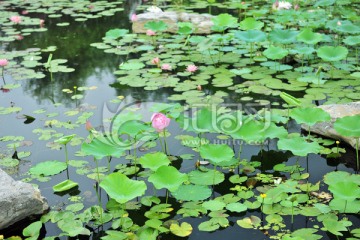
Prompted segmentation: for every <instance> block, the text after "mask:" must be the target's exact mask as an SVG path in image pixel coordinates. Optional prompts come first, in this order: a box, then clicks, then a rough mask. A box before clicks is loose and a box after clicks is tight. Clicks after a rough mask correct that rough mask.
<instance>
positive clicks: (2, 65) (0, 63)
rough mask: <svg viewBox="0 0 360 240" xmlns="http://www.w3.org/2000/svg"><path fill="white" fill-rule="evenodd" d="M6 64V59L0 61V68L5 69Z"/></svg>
mask: <svg viewBox="0 0 360 240" xmlns="http://www.w3.org/2000/svg"><path fill="white" fill-rule="evenodd" d="M8 63H9V61H8V60H7V59H0V67H5V66H6V65H8Z"/></svg>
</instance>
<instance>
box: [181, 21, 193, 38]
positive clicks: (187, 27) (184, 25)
mask: <svg viewBox="0 0 360 240" xmlns="http://www.w3.org/2000/svg"><path fill="white" fill-rule="evenodd" d="M177 24H178V31H177V33H178V34H180V35H190V34H192V33H193V29H194V26H193V24H192V23H191V22H178V23H177Z"/></svg>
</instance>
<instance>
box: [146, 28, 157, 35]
mask: <svg viewBox="0 0 360 240" xmlns="http://www.w3.org/2000/svg"><path fill="white" fill-rule="evenodd" d="M146 35H148V36H155V35H156V32H154V31H153V30H150V29H148V30H146Z"/></svg>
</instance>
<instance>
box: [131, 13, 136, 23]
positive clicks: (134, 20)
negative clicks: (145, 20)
mask: <svg viewBox="0 0 360 240" xmlns="http://www.w3.org/2000/svg"><path fill="white" fill-rule="evenodd" d="M130 20H131V21H132V22H136V21H137V20H138V16H137V15H136V13H133V14H131V17H130Z"/></svg>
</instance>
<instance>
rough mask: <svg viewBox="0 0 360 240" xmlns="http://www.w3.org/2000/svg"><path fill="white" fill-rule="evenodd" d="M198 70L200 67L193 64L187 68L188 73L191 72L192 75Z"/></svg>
mask: <svg viewBox="0 0 360 240" xmlns="http://www.w3.org/2000/svg"><path fill="white" fill-rule="evenodd" d="M196 70H198V67H197V66H195V65H193V64H192V65H189V66H187V68H186V71H188V72H191V73H193V72H195V71H196Z"/></svg>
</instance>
